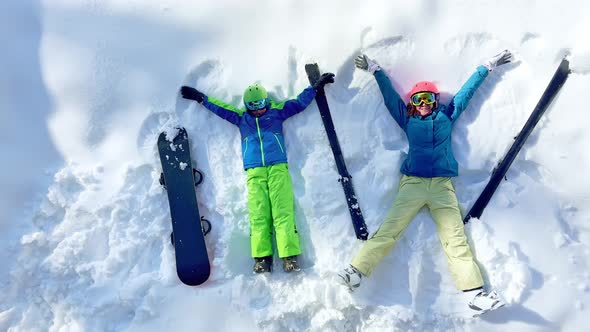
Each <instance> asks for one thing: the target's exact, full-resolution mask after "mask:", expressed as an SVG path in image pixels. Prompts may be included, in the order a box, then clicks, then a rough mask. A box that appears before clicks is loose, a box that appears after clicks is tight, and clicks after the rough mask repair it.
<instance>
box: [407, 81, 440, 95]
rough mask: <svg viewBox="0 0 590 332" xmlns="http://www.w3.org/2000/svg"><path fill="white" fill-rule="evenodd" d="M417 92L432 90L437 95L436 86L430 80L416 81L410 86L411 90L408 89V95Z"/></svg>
mask: <svg viewBox="0 0 590 332" xmlns="http://www.w3.org/2000/svg"><path fill="white" fill-rule="evenodd" d="M418 92H432V93H435V94H437V95H438V89H437V88H436V85H434V83H432V82H428V81H422V82H418V83H416V84H415V85H414V87H413V88H412V90H411V91H410V97H412V96H413V95H414V94H416V93H418Z"/></svg>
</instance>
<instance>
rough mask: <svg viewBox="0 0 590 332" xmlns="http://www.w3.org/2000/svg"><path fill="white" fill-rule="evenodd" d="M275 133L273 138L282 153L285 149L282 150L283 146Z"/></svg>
mask: <svg viewBox="0 0 590 332" xmlns="http://www.w3.org/2000/svg"><path fill="white" fill-rule="evenodd" d="M274 135H275V139H276V140H277V144H278V145H279V149H281V152H282V153H285V151H283V146H282V145H281V141H279V137H278V136H277V134H274Z"/></svg>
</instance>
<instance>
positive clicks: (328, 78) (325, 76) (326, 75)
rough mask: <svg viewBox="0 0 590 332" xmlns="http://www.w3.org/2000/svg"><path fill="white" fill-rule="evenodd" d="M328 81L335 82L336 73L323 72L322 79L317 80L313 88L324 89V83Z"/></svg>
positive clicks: (316, 89)
mask: <svg viewBox="0 0 590 332" xmlns="http://www.w3.org/2000/svg"><path fill="white" fill-rule="evenodd" d="M328 83H334V74H332V73H323V74H322V76H320V79H319V80H318V81H317V82H315V84H314V85H313V88H314V89H315V91H318V90H319V89H323V88H324V85H326V84H328Z"/></svg>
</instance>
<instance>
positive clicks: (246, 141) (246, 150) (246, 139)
mask: <svg viewBox="0 0 590 332" xmlns="http://www.w3.org/2000/svg"><path fill="white" fill-rule="evenodd" d="M244 142H245V143H246V148H245V149H244V159H246V153H248V137H246V138H245V139H244Z"/></svg>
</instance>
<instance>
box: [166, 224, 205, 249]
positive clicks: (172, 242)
mask: <svg viewBox="0 0 590 332" xmlns="http://www.w3.org/2000/svg"><path fill="white" fill-rule="evenodd" d="M201 229H202V230H203V236H207V234H209V233H210V232H211V222H210V221H209V220H207V219H205V217H201ZM170 243H171V244H172V245H173V246H174V232H170Z"/></svg>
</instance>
